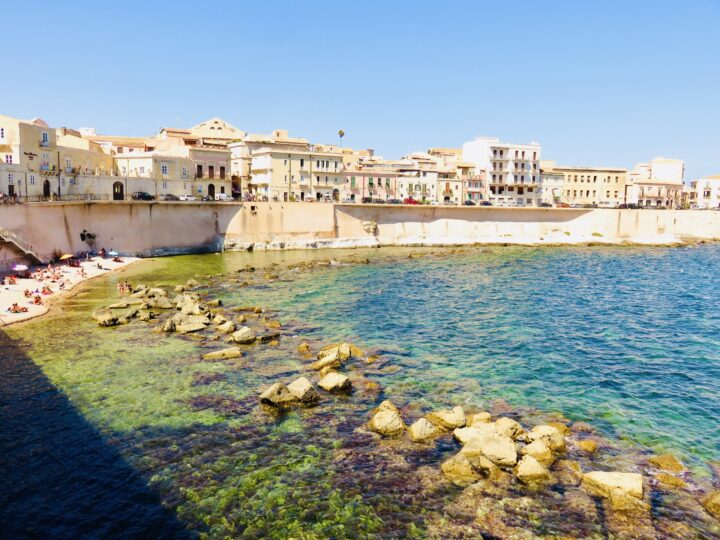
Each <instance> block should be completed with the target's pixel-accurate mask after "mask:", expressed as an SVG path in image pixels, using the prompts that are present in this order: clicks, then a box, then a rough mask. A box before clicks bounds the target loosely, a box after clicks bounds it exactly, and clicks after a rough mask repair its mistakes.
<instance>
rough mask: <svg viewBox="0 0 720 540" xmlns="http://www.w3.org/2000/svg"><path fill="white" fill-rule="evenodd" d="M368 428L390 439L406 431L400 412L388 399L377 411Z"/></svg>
mask: <svg viewBox="0 0 720 540" xmlns="http://www.w3.org/2000/svg"><path fill="white" fill-rule="evenodd" d="M368 426H369V427H370V429H371V430H372V431H374V432H376V433H380V435H385V436H388V437H392V436H394V435H400V434H401V433H402V432H403V431H405V423H404V422H403V420H402V417H401V416H400V411H399V410H398V408H397V407H396V406H395V405H394V404H393V403H392V401H390V400H388V399H386V400H385V401H383V402H382V403H381V404H380V405H379V406H378V408H377V409H375V412H374V413H373V416H372V418H371V419H370V423H369V424H368Z"/></svg>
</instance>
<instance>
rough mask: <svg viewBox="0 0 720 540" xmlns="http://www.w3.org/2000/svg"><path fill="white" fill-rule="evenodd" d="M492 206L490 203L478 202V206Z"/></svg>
mask: <svg viewBox="0 0 720 540" xmlns="http://www.w3.org/2000/svg"><path fill="white" fill-rule="evenodd" d="M492 205H493V204H492V203H491V202H490V201H480V206H492Z"/></svg>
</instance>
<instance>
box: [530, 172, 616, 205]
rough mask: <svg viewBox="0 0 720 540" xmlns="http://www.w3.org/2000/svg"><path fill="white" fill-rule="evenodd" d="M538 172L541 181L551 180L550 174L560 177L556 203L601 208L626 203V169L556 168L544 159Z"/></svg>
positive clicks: (555, 198)
mask: <svg viewBox="0 0 720 540" xmlns="http://www.w3.org/2000/svg"><path fill="white" fill-rule="evenodd" d="M540 169H541V170H542V172H543V178H542V180H543V181H551V180H552V178H551V176H550V173H554V174H560V175H562V177H563V185H562V193H561V194H560V197H556V196H554V197H553V199H554V200H556V201H557V202H563V203H567V204H570V205H579V206H598V207H602V208H616V207H617V206H619V205H620V204H623V203H624V202H625V187H626V181H627V169H622V168H615V167H576V166H568V165H557V164H556V163H555V162H554V161H549V160H548V161H545V160H543V161H542V162H541V164H540ZM544 191H545V188H543V192H544ZM548 202H549V201H548Z"/></svg>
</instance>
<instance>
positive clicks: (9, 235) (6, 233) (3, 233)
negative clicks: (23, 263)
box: [0, 227, 43, 263]
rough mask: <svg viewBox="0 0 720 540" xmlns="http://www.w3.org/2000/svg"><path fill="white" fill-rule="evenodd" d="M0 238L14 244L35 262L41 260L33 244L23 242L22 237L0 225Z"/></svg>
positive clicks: (40, 261)
mask: <svg viewBox="0 0 720 540" xmlns="http://www.w3.org/2000/svg"><path fill="white" fill-rule="evenodd" d="M0 239H1V240H3V241H4V242H5V243H8V244H14V245H15V246H16V247H17V248H18V249H20V251H22V252H23V253H25V255H27V256H28V257H30V258H31V259H34V260H35V261H36V262H39V263H42V262H43V261H42V259H41V258H40V256H39V255H38V254H37V253H35V248H34V247H33V245H32V244H30V243H29V242H25V241H24V240H23V239H22V238H20V237H19V236H18V235H17V234H15V233H14V232H12V231H11V230H9V229H6V228H4V227H0Z"/></svg>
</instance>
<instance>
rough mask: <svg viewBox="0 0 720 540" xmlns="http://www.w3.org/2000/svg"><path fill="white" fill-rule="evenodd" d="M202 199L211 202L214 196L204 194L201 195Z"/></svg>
mask: <svg viewBox="0 0 720 540" xmlns="http://www.w3.org/2000/svg"><path fill="white" fill-rule="evenodd" d="M200 200H201V201H203V202H210V201H212V200H213V199H212V197H210V195H203V196H202V197H200Z"/></svg>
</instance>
